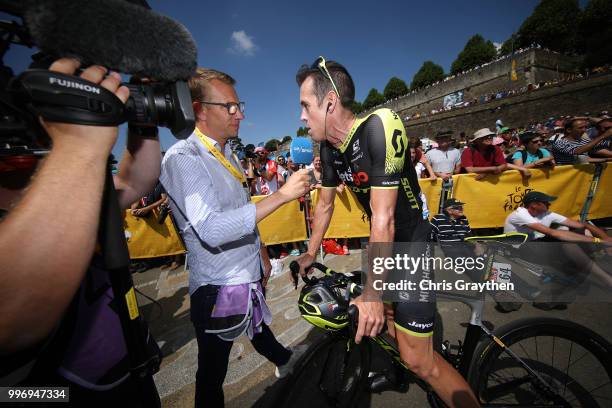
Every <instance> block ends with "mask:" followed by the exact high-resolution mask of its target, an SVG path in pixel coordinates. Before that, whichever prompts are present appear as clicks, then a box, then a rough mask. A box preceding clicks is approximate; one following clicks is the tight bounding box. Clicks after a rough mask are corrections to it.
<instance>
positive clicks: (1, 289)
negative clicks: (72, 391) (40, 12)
mask: <svg viewBox="0 0 612 408" xmlns="http://www.w3.org/2000/svg"><path fill="white" fill-rule="evenodd" d="M78 67H79V63H78V61H76V60H73V59H67V58H64V59H60V60H58V61H56V62H55V63H53V65H51V67H50V70H52V71H56V72H62V73H64V74H68V75H70V74H73V73H74V72H75V70H76V69H77V68H78ZM106 74H107V71H106V69H105V68H103V67H100V66H92V67H89V68H87V69H86V70H85V71H83V73H82V74H81V77H82V78H85V79H87V80H89V81H91V82H94V83H97V84H100V85H101V86H103V87H105V88H107V89H108V90H110V91H112V92H114V93H115V94H116V95H117V96H118V97H119V98H120V99H121V100H122V101H123V102H125V101H126V100H127V98H128V95H129V90H128V89H127V88H126V87H120V80H121V78H120V76H119V75H118V74H111V75H108V76H106ZM105 76H106V78H105ZM43 126H44V127H45V130H46V131H47V134H48V135H49V137H50V138H51V140H52V141H53V148H52V149H51V152H50V153H49V155H48V157H47V158H46V159H45V160H44V162H43V163H42V165H41V167H40V170H39V171H38V173H37V174H36V175H35V176H34V178H33V181H32V183H31V185H30V187H29V189H28V190H27V192H26V193H25V194H24V196H23V198H22V200H21V201H20V202H19V203H18V204H17V205H16V206H15V208H14V209H13V210H12V211H11V212H10V213H9V215H7V216H6V218H5V219H4V220H3V222H2V223H0V265H2V273H0V316H2V319H0V353H10V352H15V351H18V350H22V349H25V348H27V347H30V346H32V345H34V344H36V343H38V342H40V341H41V340H43V339H44V338H45V337H46V336H48V335H49V333H50V332H51V331H52V330H53V328H54V327H55V326H56V325H57V324H58V322H59V321H60V319H61V317H62V314H63V313H64V311H65V309H66V307H67V306H68V304H69V303H70V301H71V300H72V297H73V296H74V293H75V292H76V290H77V288H78V286H79V284H80V283H81V280H82V279H83V276H84V273H85V271H86V269H87V265H88V264H89V262H90V260H91V256H92V254H93V251H94V246H95V243H96V235H97V230H98V218H99V215H100V204H101V199H102V191H103V188H104V177H105V176H104V175H105V169H106V160H107V158H108V155H109V154H110V151H111V149H112V146H113V144H114V143H115V140H116V139H117V128H116V127H96V126H82V125H69V124H64V123H52V122H43ZM128 205H129V203H128Z"/></svg>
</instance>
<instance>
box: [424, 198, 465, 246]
mask: <svg viewBox="0 0 612 408" xmlns="http://www.w3.org/2000/svg"><path fill="white" fill-rule="evenodd" d="M463 204H464V203H462V202H461V201H459V200H456V199H454V198H451V199H448V200H446V201H445V202H444V212H443V213H442V214H437V215H435V216H434V217H433V218H432V219H431V221H430V223H431V226H432V238H433V240H434V241H436V242H438V243H439V244H440V246H442V247H445V246H448V244H450V243H453V242H455V243H456V242H463V240H464V239H465V238H466V237H468V236H470V235H472V230H471V228H470V223H469V222H468V220H467V218H466V217H465V215H463Z"/></svg>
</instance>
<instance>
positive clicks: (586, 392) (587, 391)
mask: <svg viewBox="0 0 612 408" xmlns="http://www.w3.org/2000/svg"><path fill="white" fill-rule="evenodd" d="M574 382H575V381H574ZM608 384H610V381H608V382H607V383H605V384H601V385H598V386H597V387H595V388H593V389H590V390H586V391H584V392H582V393H580V394H576V395H574V398H573V399H572V400H570V401H567V402H568V403H571V402H572V401H576V400H577V399H578V397H580V396H582V395H585V394H587V395H590V396H591V397H596V395H594V394H593V392H594V391H597V390H598V389H600V388H602V387H605V386H606V385H608ZM597 398H599V399H604V400H609V401H612V397H602V396H597Z"/></svg>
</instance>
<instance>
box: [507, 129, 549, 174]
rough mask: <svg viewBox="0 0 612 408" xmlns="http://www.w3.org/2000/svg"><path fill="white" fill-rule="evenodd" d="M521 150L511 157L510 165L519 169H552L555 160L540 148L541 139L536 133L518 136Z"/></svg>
mask: <svg viewBox="0 0 612 408" xmlns="http://www.w3.org/2000/svg"><path fill="white" fill-rule="evenodd" d="M520 140H521V145H522V146H523V149H521V150H518V151H516V152H515V153H514V154H513V155H512V163H513V164H514V165H516V166H519V167H525V168H528V169H530V168H534V167H549V168H550V167H554V166H555V159H554V157H553V156H552V155H551V154H550V153H549V152H548V150H546V149H544V148H542V147H540V146H542V137H541V136H540V135H538V134H537V133H533V132H524V133H522V134H521V135H520Z"/></svg>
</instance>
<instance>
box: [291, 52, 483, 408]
mask: <svg viewBox="0 0 612 408" xmlns="http://www.w3.org/2000/svg"><path fill="white" fill-rule="evenodd" d="M296 79H297V83H298V85H299V86H300V104H301V106H302V111H301V116H300V119H301V120H302V121H304V122H305V124H306V126H307V127H308V129H309V130H308V134H309V135H310V136H311V137H312V139H313V140H314V141H317V142H320V143H321V161H322V172H323V180H322V185H323V188H322V189H321V190H320V195H319V200H318V203H317V206H316V208H315V215H314V221H313V227H312V234H311V237H310V242H309V246H308V251H307V253H306V254H304V255H303V256H301V257H300V258H298V260H297V261H298V263H299V264H300V272H301V273H306V271H307V269H308V267H309V266H310V265H311V264H312V263H313V261H314V259H315V257H316V253H317V249H318V248H319V246H320V243H321V240H322V238H323V236H324V234H325V231H326V230H327V227H328V226H329V222H330V219H331V216H332V214H333V210H334V207H333V204H334V198H335V194H336V189H335V187H336V186H337V185H338V184H339V183H340V182H344V183H345V184H346V186H347V187H348V188H349V189H351V190H352V191H353V192H354V193H355V195H356V197H357V199H358V200H359V202H360V203H361V205H362V207H363V208H364V210H365V211H366V214H367V215H368V217H369V218H370V225H371V227H370V228H371V230H370V242H376V243H384V242H389V243H391V242H416V241H426V240H427V238H428V236H429V226H428V225H429V224H428V223H427V222H424V221H423V218H422V203H421V200H420V198H419V193H420V189H419V185H418V180H417V176H416V172H415V170H414V167H413V166H412V165H411V163H410V160H407V159H405V157H406V151H407V150H408V139H407V137H406V131H405V129H404V126H403V124H402V121H401V119H400V118H399V117H398V116H397V114H396V113H395V112H393V111H391V110H389V109H378V110H376V111H374V112H373V113H371V114H369V115H368V116H366V117H365V118H356V117H355V115H354V114H353V112H352V111H351V106H352V104H353V101H354V97H355V86H354V84H353V80H352V78H351V76H350V74H349V73H348V71H347V70H346V69H345V68H344V67H343V66H342V65H340V64H338V63H336V62H332V61H328V62H326V61H325V59H324V58H323V57H319V58H318V59H317V60H316V61H315V62H314V63H313V64H312V65H310V66H308V65H304V66H302V68H300V70H299V71H298V73H297V76H296ZM368 292H369V293H368ZM432 296H433V294H432ZM379 299H380V294H379V293H376V292H375V291H374V290H373V289H370V288H369V287H368V286H367V285H366V288H365V289H364V294H363V295H362V296H360V297H358V298H356V299H355V300H354V301H353V303H354V304H355V305H356V306H357V307H358V309H359V321H358V329H357V334H356V337H355V341H356V342H357V343H359V342H360V341H361V338H362V337H363V336H376V335H377V334H378V333H379V332H380V331H381V329H382V327H383V325H384V321H385V307H384V306H383V302H382V300H379ZM392 310H393V312H394V313H391V308H390V307H387V312H388V313H387V315H388V316H389V318H390V317H391V315H393V320H394V324H393V325H389V326H388V327H389V332H390V334H392V335H394V337H395V338H396V340H397V343H398V346H399V350H400V354H401V357H402V359H403V360H404V362H405V363H406V364H407V366H408V367H409V368H410V369H411V370H412V371H413V372H414V373H415V374H417V375H418V376H419V377H420V378H422V379H423V380H425V381H427V382H428V383H429V384H430V385H431V386H432V387H433V389H434V390H435V391H436V393H437V394H438V396H440V398H442V399H443V400H444V402H445V403H446V404H447V405H448V406H451V407H456V406H457V407H462V408H463V407H472V406H478V403H477V401H476V398H475V397H474V394H473V392H472V391H471V390H470V388H469V386H468V384H467V382H466V381H465V380H464V379H463V377H461V375H459V373H457V372H456V371H455V370H454V368H452V367H451V366H450V365H449V364H448V363H447V362H446V361H445V360H444V359H443V358H442V357H441V356H440V355H438V354H437V353H436V352H434V351H433V347H432V333H433V322H434V314H435V303H434V301H433V299H429V301H425V302H398V303H394V304H393V307H392ZM390 322H391V320H390Z"/></svg>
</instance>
